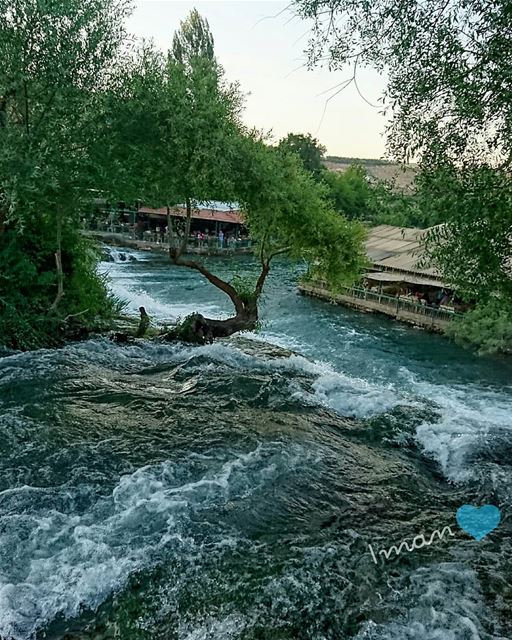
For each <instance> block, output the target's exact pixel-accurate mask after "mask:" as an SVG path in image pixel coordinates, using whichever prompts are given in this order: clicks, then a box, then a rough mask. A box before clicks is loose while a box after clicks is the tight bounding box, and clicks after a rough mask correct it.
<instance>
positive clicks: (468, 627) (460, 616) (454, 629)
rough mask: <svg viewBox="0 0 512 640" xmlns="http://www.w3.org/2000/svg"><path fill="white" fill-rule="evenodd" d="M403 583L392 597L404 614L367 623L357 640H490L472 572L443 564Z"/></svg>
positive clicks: (484, 612) (479, 594)
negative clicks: (402, 586) (388, 620)
mask: <svg viewBox="0 0 512 640" xmlns="http://www.w3.org/2000/svg"><path fill="white" fill-rule="evenodd" d="M402 580H403V581H404V582H406V583H407V584H406V586H405V587H404V588H401V589H395V596H394V597H393V601H394V604H395V606H396V607H397V608H399V609H400V610H401V611H402V613H401V614H400V615H399V616H396V619H395V620H392V621H390V622H386V623H375V622H373V621H370V622H367V623H365V625H364V626H363V628H362V629H361V631H360V632H359V633H358V634H357V635H356V636H355V638H354V640H462V639H463V638H464V640H489V639H490V637H491V636H490V635H489V634H488V633H486V631H485V630H484V626H483V621H484V619H487V620H489V618H490V616H489V612H488V611H487V610H486V606H485V603H484V599H483V596H482V593H481V590H480V585H479V582H478V578H477V575H476V573H475V572H474V571H473V570H472V569H469V568H468V567H467V566H465V565H463V564H458V563H440V564H437V565H432V566H430V567H422V568H420V569H416V570H415V571H414V572H413V573H411V574H409V576H407V578H402ZM389 608H390V609H391V610H392V609H393V607H389ZM492 638H493V639H495V640H500V638H499V637H498V636H496V635H492ZM501 640H505V638H502V639H501Z"/></svg>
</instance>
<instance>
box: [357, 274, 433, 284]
mask: <svg viewBox="0 0 512 640" xmlns="http://www.w3.org/2000/svg"><path fill="white" fill-rule="evenodd" d="M363 278H366V279H367V280H372V281H374V282H404V283H407V284H419V285H424V286H427V287H439V285H440V282H439V280H438V279H437V278H426V277H425V276H416V275H409V274H408V273H393V272H391V271H372V272H369V273H365V274H364V276H363Z"/></svg>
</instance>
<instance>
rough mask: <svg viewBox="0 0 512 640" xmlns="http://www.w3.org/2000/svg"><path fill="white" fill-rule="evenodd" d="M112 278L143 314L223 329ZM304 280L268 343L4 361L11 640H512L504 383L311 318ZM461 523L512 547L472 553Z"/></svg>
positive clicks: (146, 284)
mask: <svg viewBox="0 0 512 640" xmlns="http://www.w3.org/2000/svg"><path fill="white" fill-rule="evenodd" d="M111 255H112V256H113V258H114V259H115V261H114V262H109V263H103V264H102V266H101V268H102V270H103V271H105V272H106V273H107V274H108V277H109V278H110V282H111V286H112V289H113V291H114V292H115V293H116V294H117V295H118V296H120V297H122V298H124V299H126V300H127V301H128V307H127V309H128V311H129V312H132V313H136V311H137V308H138V307H139V306H140V305H141V304H142V305H144V306H145V307H146V310H147V311H148V313H149V314H150V316H152V318H154V319H157V320H158V321H162V322H163V321H165V320H169V321H171V320H173V319H175V318H176V317H177V316H181V317H183V316H185V315H187V314H188V313H191V312H193V311H201V312H203V313H205V314H217V315H222V314H227V313H229V311H230V308H229V301H227V299H225V298H224V297H223V294H221V293H220V292H217V291H216V290H214V289H213V288H212V287H211V285H209V284H208V283H206V281H204V280H203V279H202V278H201V276H199V274H196V273H194V272H191V271H189V270H187V269H180V268H177V267H172V266H170V265H169V263H168V262H167V261H166V260H165V258H164V257H161V256H155V255H151V254H147V253H141V252H133V251H126V252H124V251H123V255H122V256H121V254H120V252H119V250H118V251H116V250H112V251H111ZM123 257H126V258H128V259H127V260H123V259H122V258H123ZM212 264H214V265H215V268H216V269H217V271H218V273H219V274H220V275H227V274H228V272H229V271H230V270H232V269H233V268H235V269H239V270H240V272H246V271H251V270H254V269H255V268H256V267H255V266H254V265H253V264H252V262H251V261H250V260H249V259H248V258H240V259H234V263H232V262H231V261H230V260H227V259H226V260H221V259H217V260H216V261H215V262H214V263H212ZM301 270H302V267H301V265H290V264H289V263H287V262H286V261H282V262H280V263H278V264H277V265H276V268H275V269H274V270H273V272H272V273H271V276H270V278H269V282H268V288H267V291H266V293H265V296H264V300H263V308H262V328H261V331H260V332H259V333H257V334H251V335H244V336H240V337H234V338H232V339H229V340H226V341H219V342H217V343H215V344H212V345H206V346H186V345H181V344H157V343H151V342H147V341H138V342H137V343H135V344H130V345H116V344H114V343H112V342H110V341H109V340H108V339H106V338H100V339H94V340H89V341H85V342H82V343H76V344H73V345H69V346H67V347H65V348H62V349H58V350H40V351H34V352H30V353H15V354H10V355H9V354H7V355H4V357H2V358H0V408H1V413H0V430H1V431H0V433H1V435H2V437H1V439H0V449H1V453H2V455H1V457H0V637H1V638H3V639H4V640H7V639H9V640H28V639H29V638H43V637H44V638H49V639H55V640H57V639H62V640H64V638H66V639H68V640H71V639H78V638H80V639H82V640H85V639H91V640H92V639H94V640H100V639H104V638H105V639H106V638H121V639H122V640H124V639H129V640H132V639H139V638H140V639H152V640H153V639H156V640H158V639H161V640H172V639H179V640H203V639H205V640H206V639H212V640H235V639H246V640H272V639H276V640H285V639H287V640H291V639H299V640H302V639H313V640H328V639H329V640H331V639H332V640H334V639H336V640H480V639H481V640H489V639H502V640H506V639H510V638H512V613H511V610H512V545H511V537H510V533H511V529H512V526H511V520H510V515H509V511H510V507H509V505H510V500H511V494H512V365H511V363H510V361H507V360H505V359H500V358H477V357H475V356H474V355H472V354H471V353H470V352H467V351H464V350H462V349H459V348H458V347H456V346H455V345H453V344H451V343H450V342H448V341H447V340H445V339H443V338H442V337H440V336H434V335H429V334H427V333H425V332H422V331H419V330H415V329H412V328H409V327H407V326H405V325H400V324H396V323H392V322H391V321H389V320H387V319H385V318H380V317H376V316H371V315H365V314H360V313H358V312H355V311H351V310H348V309H344V308H341V307H334V306H331V305H329V304H326V303H324V302H322V301H318V300H314V299H309V298H305V297H301V296H299V295H297V293H296V289H295V282H296V279H297V277H298V275H299V274H300V273H301ZM463 504H472V505H476V506H478V505H483V504H494V505H496V506H498V507H499V508H500V509H501V516H502V520H501V523H500V525H499V527H498V528H497V529H496V530H495V531H493V532H492V533H490V534H489V535H488V536H487V537H485V538H484V539H483V540H481V541H480V542H478V541H476V540H474V539H472V538H471V537H470V536H468V535H467V534H465V533H463V532H462V530H461V529H460V527H459V526H458V525H457V522H456V520H455V513H456V511H457V509H458V508H459V507H460V506H461V505H463ZM447 526H448V527H450V528H451V531H452V532H453V534H454V535H453V536H451V535H447V536H446V537H444V538H443V540H442V541H439V540H436V541H435V542H433V543H432V544H431V545H428V546H424V547H423V548H418V549H415V550H413V551H410V552H408V551H407V550H405V551H403V552H402V553H401V554H400V555H399V556H398V557H395V556H394V555H393V556H392V557H390V559H389V560H385V559H383V558H382V557H381V556H379V558H381V559H380V560H379V561H378V562H377V563H375V562H374V560H373V558H372V555H371V553H370V547H369V545H371V547H372V549H374V550H375V552H376V553H377V551H378V550H380V549H388V548H389V547H390V546H391V545H395V544H399V543H400V542H401V541H402V540H405V539H408V540H412V539H413V538H414V537H415V536H418V535H420V534H424V536H425V539H427V538H428V537H430V534H431V533H432V532H433V531H434V530H442V529H443V528H444V527H447ZM419 546H420V545H419Z"/></svg>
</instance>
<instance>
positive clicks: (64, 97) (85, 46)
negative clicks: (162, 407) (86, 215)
mask: <svg viewBox="0 0 512 640" xmlns="http://www.w3.org/2000/svg"><path fill="white" fill-rule="evenodd" d="M127 14H128V7H127V5H126V4H125V3H124V2H122V1H121V2H119V1H117V0H107V1H103V0H101V1H100V0H80V1H78V0H55V2H51V3H43V2H38V1H36V0H14V1H11V0H9V1H7V0H0V57H1V59H2V64H1V65H0V262H1V263H2V268H1V269H0V274H1V275H0V283H1V287H0V333H1V335H2V340H3V341H4V342H5V343H7V344H9V343H10V342H11V343H12V344H14V345H20V346H23V345H25V344H28V345H30V344H35V343H37V336H38V334H39V335H40V336H42V340H43V342H44V340H46V339H49V336H55V335H57V334H58V332H59V331H58V330H59V328H60V327H61V324H59V319H58V317H57V316H60V318H61V319H63V318H66V317H68V316H69V315H73V314H75V313H78V312H79V313H81V314H82V320H83V321H84V322H86V321H87V317H89V318H94V317H96V316H98V315H102V314H104V313H108V310H109V309H110V308H111V304H110V303H109V302H108V296H107V292H106V289H105V287H104V284H103V283H102V282H101V280H100V279H99V278H98V276H97V274H96V271H95V260H94V258H92V257H91V252H90V250H89V249H88V248H87V247H86V245H85V241H84V239H83V238H82V237H81V236H80V234H79V233H78V228H79V212H80V210H81V206H82V203H83V202H84V200H86V199H87V197H88V195H89V196H90V197H92V192H91V191H89V190H90V189H92V188H94V186H95V180H94V175H95V173H96V169H95V168H94V167H93V165H92V162H91V155H90V151H91V147H92V146H93V145H94V141H95V139H96V138H97V136H98V133H99V132H98V130H97V129H96V128H95V117H94V114H95V113H96V111H97V108H98V100H99V96H100V95H101V92H102V91H103V90H104V88H105V87H106V86H107V85H108V83H109V81H110V77H111V75H112V74H113V73H114V69H115V67H116V63H117V59H118V55H119V52H120V47H121V46H122V43H123V40H124V26H123V23H124V19H125V17H126V16H127ZM55 323H57V324H55Z"/></svg>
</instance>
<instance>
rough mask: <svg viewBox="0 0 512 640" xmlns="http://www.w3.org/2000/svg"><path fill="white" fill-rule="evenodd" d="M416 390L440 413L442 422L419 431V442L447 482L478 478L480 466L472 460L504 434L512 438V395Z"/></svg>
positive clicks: (474, 389)
mask: <svg viewBox="0 0 512 640" xmlns="http://www.w3.org/2000/svg"><path fill="white" fill-rule="evenodd" d="M416 389H417V393H418V394H421V395H422V396H423V397H425V398H430V399H432V400H431V401H430V403H431V404H432V402H433V403H435V407H436V410H438V411H439V413H440V419H438V420H436V421H425V422H423V423H422V424H421V425H419V426H418V427H417V429H416V439H417V441H418V443H419V444H420V446H421V447H422V449H423V451H424V452H425V453H426V454H427V455H428V456H430V457H432V458H434V459H435V460H436V461H437V462H438V463H439V465H440V466H441V469H442V471H443V473H444V475H445V476H446V477H447V478H448V479H450V480H452V481H454V482H464V481H467V480H469V479H470V478H472V477H475V476H476V475H477V474H478V471H479V469H478V463H476V464H473V463H472V462H471V458H472V457H473V456H475V455H476V456H477V455H478V451H479V449H480V448H481V447H482V446H486V445H487V444H488V443H489V441H490V440H491V439H492V438H494V437H496V436H499V435H502V434H503V433H507V434H508V437H512V395H506V394H504V393H503V391H502V392H500V393H498V392H495V391H492V390H489V389H485V388H482V387H481V386H479V385H471V384H467V385H465V386H464V387H462V386H460V387H456V386H452V387H450V386H448V385H433V384H428V383H425V382H418V383H417V384H416ZM428 402H429V401H428V400H425V404H427V403H428Z"/></svg>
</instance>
